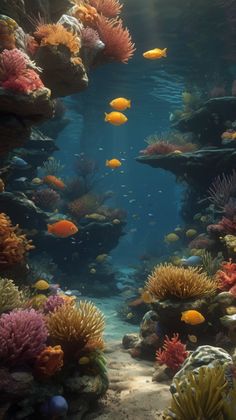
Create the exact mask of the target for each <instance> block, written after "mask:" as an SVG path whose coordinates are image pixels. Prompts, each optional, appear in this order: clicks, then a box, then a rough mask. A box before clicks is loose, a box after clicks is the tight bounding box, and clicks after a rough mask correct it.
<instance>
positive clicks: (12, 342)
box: [0, 309, 48, 366]
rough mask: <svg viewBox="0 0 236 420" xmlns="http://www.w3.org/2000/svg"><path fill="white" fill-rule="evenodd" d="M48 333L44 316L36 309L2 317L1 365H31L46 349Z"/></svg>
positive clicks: (0, 332)
mask: <svg viewBox="0 0 236 420" xmlns="http://www.w3.org/2000/svg"><path fill="white" fill-rule="evenodd" d="M47 336H48V332H47V328H46V325H45V322H44V319H43V315H42V314H40V313H38V312H36V311H35V310H34V309H30V310H28V309H25V310H18V311H12V312H11V313H10V314H3V315H1V317H0V363H1V364H3V365H5V366H16V365H22V364H24V363H31V362H32V361H33V360H34V359H35V358H36V357H37V356H38V354H40V352H41V351H42V349H43V348H44V347H45V343H46V340H47Z"/></svg>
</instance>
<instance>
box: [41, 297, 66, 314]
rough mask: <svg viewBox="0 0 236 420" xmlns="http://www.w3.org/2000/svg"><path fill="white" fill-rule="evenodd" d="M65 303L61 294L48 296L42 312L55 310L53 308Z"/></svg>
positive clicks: (46, 312)
mask: <svg viewBox="0 0 236 420" xmlns="http://www.w3.org/2000/svg"><path fill="white" fill-rule="evenodd" d="M64 304H65V299H63V297H62V296H57V295H55V296H53V295H52V296H49V297H48V299H47V300H46V302H45V304H44V306H43V312H44V313H45V314H48V313H49V312H53V311H55V309H57V308H59V307H60V306H62V305H64Z"/></svg>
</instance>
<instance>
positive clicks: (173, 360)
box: [156, 334, 188, 372]
mask: <svg viewBox="0 0 236 420" xmlns="http://www.w3.org/2000/svg"><path fill="white" fill-rule="evenodd" d="M187 356H188V352H187V351H186V345H185V344H183V343H182V342H181V340H179V334H174V335H173V337H172V338H171V339H170V338H169V337H168V336H167V335H166V336H165V340H164V344H163V350H162V349H159V350H158V351H157V352H156V358H157V361H158V363H159V364H160V365H164V364H165V365H166V366H168V367H169V368H170V369H171V370H172V371H174V372H176V371H177V370H179V368H180V367H181V365H182V364H183V362H184V361H185V359H186V357H187Z"/></svg>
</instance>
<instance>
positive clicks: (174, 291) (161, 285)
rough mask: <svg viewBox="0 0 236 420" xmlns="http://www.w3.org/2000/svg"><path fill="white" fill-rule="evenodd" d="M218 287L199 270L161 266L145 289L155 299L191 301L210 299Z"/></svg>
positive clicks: (151, 276) (152, 274)
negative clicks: (192, 299) (194, 299)
mask: <svg viewBox="0 0 236 420" xmlns="http://www.w3.org/2000/svg"><path fill="white" fill-rule="evenodd" d="M217 286H218V284H217V281H214V280H211V279H210V278H208V277H207V275H206V274H205V273H202V272H201V270H200V269H199V268H193V267H188V268H184V267H176V266H174V265H172V264H160V265H157V266H156V267H155V268H154V270H153V272H152V273H151V274H150V275H149V276H148V280H147V282H146V286H145V288H146V289H147V290H148V292H149V293H150V294H151V295H152V296H153V298H154V299H190V298H202V297H209V296H211V295H213V294H214V293H215V292H216V290H217Z"/></svg>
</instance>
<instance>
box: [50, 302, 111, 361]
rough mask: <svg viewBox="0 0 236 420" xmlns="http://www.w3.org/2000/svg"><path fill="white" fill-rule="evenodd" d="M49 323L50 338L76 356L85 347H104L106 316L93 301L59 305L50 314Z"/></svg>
mask: <svg viewBox="0 0 236 420" xmlns="http://www.w3.org/2000/svg"><path fill="white" fill-rule="evenodd" d="M47 325H48V330H49V334H50V338H51V339H52V340H53V341H54V342H55V343H56V344H60V345H61V346H62V348H63V350H64V351H67V352H69V353H70V355H73V354H74V356H75V357H76V356H77V354H78V353H79V352H81V351H83V350H84V349H85V348H88V349H89V351H91V350H94V349H103V339H102V333H103V330H104V326H105V322H104V316H103V315H102V313H101V312H100V311H99V309H97V308H96V306H94V305H93V304H92V303H91V302H88V301H80V302H79V303H78V305H77V306H74V305H71V304H65V305H63V306H60V307H58V308H57V309H56V310H55V311H54V312H52V313H51V314H50V315H49V316H48V318H47Z"/></svg>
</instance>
